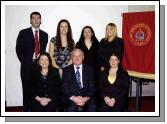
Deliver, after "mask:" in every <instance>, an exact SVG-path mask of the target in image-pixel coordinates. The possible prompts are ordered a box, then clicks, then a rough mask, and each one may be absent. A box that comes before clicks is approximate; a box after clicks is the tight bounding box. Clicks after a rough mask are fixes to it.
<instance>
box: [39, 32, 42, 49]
mask: <svg viewBox="0 0 167 124" xmlns="http://www.w3.org/2000/svg"><path fill="white" fill-rule="evenodd" d="M41 42H42V31H41V30H40V29H39V46H40V51H41V50H42V46H41V45H42V43H41Z"/></svg>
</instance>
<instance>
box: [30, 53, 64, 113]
mask: <svg viewBox="0 0 167 124" xmlns="http://www.w3.org/2000/svg"><path fill="white" fill-rule="evenodd" d="M33 73H34V74H33V77H32V82H31V83H32V84H31V89H32V93H31V96H32V101H31V111H34V112H54V111H57V110H58V109H59V101H60V89H61V87H60V84H61V82H60V81H61V80H60V75H59V70H58V69H56V68H53V67H52V61H51V58H50V56H49V54H48V53H47V52H44V53H41V54H40V56H39V57H38V60H37V69H36V70H34V72H33Z"/></svg>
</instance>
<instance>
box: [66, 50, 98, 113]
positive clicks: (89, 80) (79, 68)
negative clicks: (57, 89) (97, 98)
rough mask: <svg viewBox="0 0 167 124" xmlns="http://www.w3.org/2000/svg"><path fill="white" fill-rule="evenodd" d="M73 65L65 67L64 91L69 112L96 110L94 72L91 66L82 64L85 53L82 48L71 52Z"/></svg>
mask: <svg viewBox="0 0 167 124" xmlns="http://www.w3.org/2000/svg"><path fill="white" fill-rule="evenodd" d="M71 57H72V65H69V66H67V67H65V68H64V69H63V92H64V95H65V102H66V105H67V109H66V110H67V111H68V112H75V111H78V110H79V111H80V110H81V109H82V110H84V111H86V112H94V111H96V106H95V103H94V100H93V96H94V93H95V90H96V88H95V80H94V73H93V70H92V68H91V67H90V66H87V65H85V64H82V62H83V59H84V54H83V52H82V51H81V50H80V49H74V50H73V51H72V53H71Z"/></svg>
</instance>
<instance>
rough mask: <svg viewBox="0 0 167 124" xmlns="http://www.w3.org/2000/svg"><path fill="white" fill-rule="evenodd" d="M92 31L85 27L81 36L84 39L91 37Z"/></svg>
mask: <svg viewBox="0 0 167 124" xmlns="http://www.w3.org/2000/svg"><path fill="white" fill-rule="evenodd" d="M92 35H93V33H92V31H91V29H90V28H85V29H84V32H83V36H84V38H85V39H91V37H92Z"/></svg>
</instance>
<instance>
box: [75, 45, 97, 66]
mask: <svg viewBox="0 0 167 124" xmlns="http://www.w3.org/2000/svg"><path fill="white" fill-rule="evenodd" d="M75 47H76V48H79V49H81V50H82V51H83V52H84V60H83V63H84V64H87V65H90V66H92V67H93V68H96V67H97V52H98V48H99V42H93V43H92V46H91V47H90V49H88V48H87V47H86V45H85V43H84V42H77V43H76V46H75Z"/></svg>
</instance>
